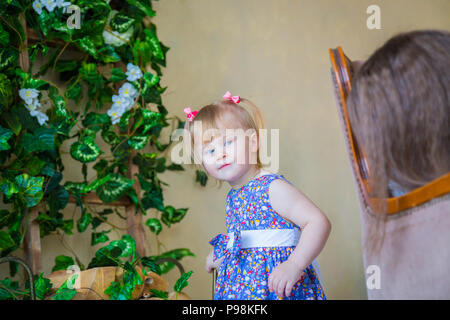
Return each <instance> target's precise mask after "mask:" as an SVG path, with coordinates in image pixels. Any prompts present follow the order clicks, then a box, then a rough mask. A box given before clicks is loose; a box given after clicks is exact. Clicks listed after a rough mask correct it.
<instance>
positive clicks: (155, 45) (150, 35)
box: [144, 29, 164, 60]
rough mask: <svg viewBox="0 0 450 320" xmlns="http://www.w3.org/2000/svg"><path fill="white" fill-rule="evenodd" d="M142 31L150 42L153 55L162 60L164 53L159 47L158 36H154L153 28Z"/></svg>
mask: <svg viewBox="0 0 450 320" xmlns="http://www.w3.org/2000/svg"><path fill="white" fill-rule="evenodd" d="M144 33H145V36H146V40H147V42H148V43H149V44H150V47H151V50H152V54H153V56H154V57H156V58H158V59H161V60H163V59H164V53H163V51H162V49H161V45H160V43H159V40H158V37H157V36H156V34H155V32H154V30H151V29H144Z"/></svg>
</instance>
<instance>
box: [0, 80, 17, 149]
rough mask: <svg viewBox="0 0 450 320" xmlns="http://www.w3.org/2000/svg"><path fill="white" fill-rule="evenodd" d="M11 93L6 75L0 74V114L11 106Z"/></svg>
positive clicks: (10, 86) (9, 82) (11, 88)
mask: <svg viewBox="0 0 450 320" xmlns="http://www.w3.org/2000/svg"><path fill="white" fill-rule="evenodd" d="M13 92H14V91H13V87H12V84H11V81H10V80H9V79H8V77H7V76H6V75H4V74H3V73H0V112H2V111H3V109H7V108H8V107H9V106H10V105H11V104H12V102H13V98H14V97H13ZM0 150H1V149H0Z"/></svg>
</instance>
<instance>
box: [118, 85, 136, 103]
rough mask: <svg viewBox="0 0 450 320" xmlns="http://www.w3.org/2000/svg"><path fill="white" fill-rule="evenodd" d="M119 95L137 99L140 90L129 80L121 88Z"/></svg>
mask: <svg viewBox="0 0 450 320" xmlns="http://www.w3.org/2000/svg"><path fill="white" fill-rule="evenodd" d="M119 95H120V96H122V97H126V98H131V99H136V97H137V95H138V91H137V90H136V88H135V87H134V86H133V85H132V84H131V83H129V82H125V83H124V84H123V85H122V87H120V89H119Z"/></svg>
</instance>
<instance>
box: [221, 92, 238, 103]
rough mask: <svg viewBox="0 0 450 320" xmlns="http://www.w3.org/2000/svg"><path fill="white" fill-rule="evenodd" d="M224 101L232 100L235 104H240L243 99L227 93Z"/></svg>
mask: <svg viewBox="0 0 450 320" xmlns="http://www.w3.org/2000/svg"><path fill="white" fill-rule="evenodd" d="M223 98H224V99H226V100H231V101H233V102H234V103H239V102H241V97H239V96H232V95H231V93H230V91H227V93H225V95H224V96H223Z"/></svg>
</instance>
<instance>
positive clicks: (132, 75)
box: [125, 63, 142, 81]
mask: <svg viewBox="0 0 450 320" xmlns="http://www.w3.org/2000/svg"><path fill="white" fill-rule="evenodd" d="M125 74H126V75H127V76H128V77H127V80H128V81H134V80H137V79H140V78H141V77H142V72H141V69H139V67H138V66H135V65H134V64H132V63H128V64H127V72H126V73H125Z"/></svg>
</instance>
